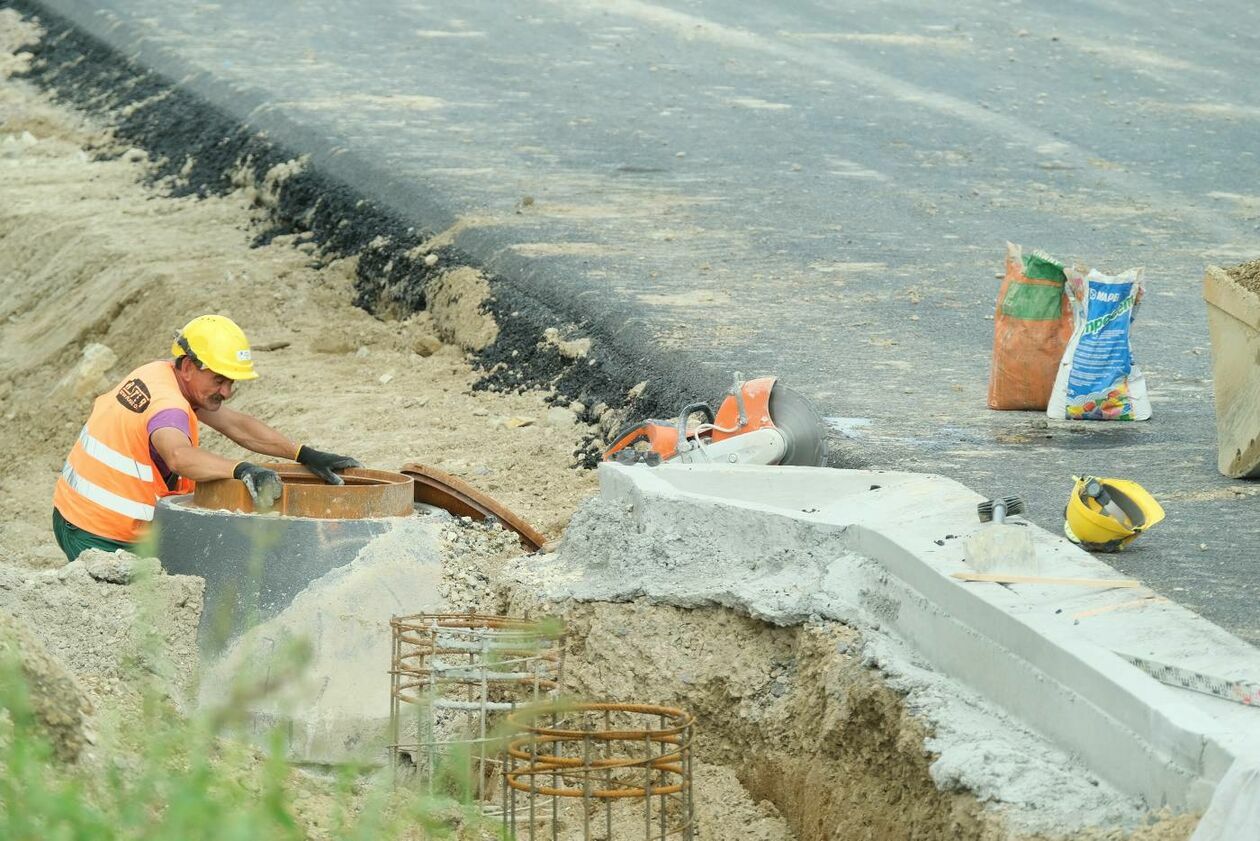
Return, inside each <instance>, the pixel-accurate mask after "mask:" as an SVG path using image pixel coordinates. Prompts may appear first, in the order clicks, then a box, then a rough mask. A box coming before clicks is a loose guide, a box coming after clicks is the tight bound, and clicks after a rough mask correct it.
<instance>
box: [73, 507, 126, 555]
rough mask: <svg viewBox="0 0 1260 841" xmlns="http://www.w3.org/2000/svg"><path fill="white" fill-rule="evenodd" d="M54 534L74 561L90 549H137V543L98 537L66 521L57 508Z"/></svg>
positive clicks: (109, 550) (108, 550) (107, 550)
mask: <svg viewBox="0 0 1260 841" xmlns="http://www.w3.org/2000/svg"><path fill="white" fill-rule="evenodd" d="M53 535H54V536H56V538H57V545H58V546H60V547H61V551H62V552H65V553H66V557H67V558H69V559H70V560H72V561H73V560H74V559H75V558H77V557H79V555H80V553H82V552H85V551H87V550H88V549H103V550H104V551H106V552H115V551H117V550H119V549H126V550H127V551H128V552H133V551H135V545H134V544H132V543H119V542H118V541H117V540H109V539H108V538H104V537H97V536H96V535H94V534H92V533H91V532H90V531H84V530H83V529H81V528H79V527H78V526H76V525H74V524H73V523H68V522H66V518H65V517H63V516H61V512H60V511H58V510H57V509H56V508H54V509H53Z"/></svg>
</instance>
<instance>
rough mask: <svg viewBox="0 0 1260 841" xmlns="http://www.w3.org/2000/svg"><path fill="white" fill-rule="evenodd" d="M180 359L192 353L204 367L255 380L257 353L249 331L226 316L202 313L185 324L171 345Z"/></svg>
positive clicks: (219, 372)
mask: <svg viewBox="0 0 1260 841" xmlns="http://www.w3.org/2000/svg"><path fill="white" fill-rule="evenodd" d="M171 353H173V354H174V355H175V358H176V359H179V358H180V357H181V356H184V355H188V356H191V357H192V360H193V361H194V362H196V363H197V364H198V365H199V366H200V367H202V368H209V369H210V370H211V371H214V372H215V373H216V374H220V375H222V376H224V377H227V378H228V379H229V380H253V379H257V378H258V374H257V372H255V371H254V360H253V355H252V354H251V353H250V351H249V340H248V339H246V338H245V331H244V330H242V329H241V328H240V327H238V326H236V322H235V321H233V320H232V319H230V318H228V317H226V316H222V315H202V316H198V317H197V318H194V319H193V320H192V321H190V322H188V323H187V324H185V325H184V329H183V330H180V331H179V335H178V336H176V337H175V344H173V345H171Z"/></svg>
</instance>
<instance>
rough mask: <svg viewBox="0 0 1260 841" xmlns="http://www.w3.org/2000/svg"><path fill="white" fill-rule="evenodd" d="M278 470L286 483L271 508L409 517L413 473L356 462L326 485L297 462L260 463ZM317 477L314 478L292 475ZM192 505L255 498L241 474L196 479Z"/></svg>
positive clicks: (321, 514)
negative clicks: (337, 481)
mask: <svg viewBox="0 0 1260 841" xmlns="http://www.w3.org/2000/svg"><path fill="white" fill-rule="evenodd" d="M259 466H260V467H266V468H267V469H269V470H274V471H276V472H277V473H279V474H280V481H281V482H282V483H283V486H284V489H283V491H282V492H281V494H280V499H278V500H276V506H275V508H274V509H273V512H274V513H279V514H281V515H284V516H288V517H310V518H313V519H316V520H364V519H369V518H375V517H410V516H411V515H412V514H414V513H415V507H414V505H413V503H412V498H413V496H414V492H413V490H412V479H411V477H410V476H404V475H403V474H401V473H392V472H390V471H388V470H372V469H369V468H366V467H354V468H350V469H349V470H341V471H338V474H339V475H340V476H341V477H342V479H344V480H345V484H344V485H328V484H325V483H324V482H323V481H321V480H319V479H318V478H316V477H315V474H314V473H312V472H311V471H310V470H308V469H306V468H305V467H303V466H302V465H300V464H291V463H288V462H279V463H267V464H260V465H259ZM311 478H316V481H315V482H295V481H293V480H294V479H311ZM190 505H191V506H192V507H194V508H202V509H207V510H220V511H239V512H241V513H243V514H252V513H253V512H254V500H253V499H252V498H251V497H250V495H249V491H247V490H246V489H245V483H244V482H242V481H240V480H239V479H215V480H213V481H209V482H198V483H197V486H196V488H195V489H194V490H193V494H192V501H191V502H190Z"/></svg>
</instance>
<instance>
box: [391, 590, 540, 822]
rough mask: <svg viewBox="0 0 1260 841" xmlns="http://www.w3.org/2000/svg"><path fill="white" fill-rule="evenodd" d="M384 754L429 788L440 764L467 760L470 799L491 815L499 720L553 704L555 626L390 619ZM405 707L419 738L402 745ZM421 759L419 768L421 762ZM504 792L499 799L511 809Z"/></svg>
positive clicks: (445, 617)
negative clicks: (405, 764)
mask: <svg viewBox="0 0 1260 841" xmlns="http://www.w3.org/2000/svg"><path fill="white" fill-rule="evenodd" d="M390 628H391V631H392V636H393V653H392V657H391V663H390V736H391V743H390V745H389V754H390V759H391V762H392V765H393V767H394V768H395V769H397V768H398V766H399V764H400V762H401V761H402V758H403V755H406V756H407V758H409V759H411V760H412V761H413V762H414V763H415V764H416V766H417V767H422V768H424V769H425V776H426V778H427V781H428V784H429V786H430V788H432V786H433V783H434V781H435V779H436V778H437V777H438V776H439V771H440V770H442V766H441V763H442V762H444V761H445V762H450V761H451V760H452V758H453V757H454V756H457V755H462V756H464V757H466V761H467V762H468V764H469V766H470V767H469V769H468V774H469V776H470V777H471V778H472V783H473V784H472V785H470V786H469V787H468V789H469V793H470V794H471V795H472V796H473V797H474V798H475V799H476V800H478V801H480V802H481V803H482V804H483V808H485V809H486V810H487V811H493V807H492V806H491V805H490V804H491V802H492V801H493V800H494V799H495V798H496V794H497V792H496V789H495V787H494V779H495V776H496V774H497V772H498V770H499V768H500V767H501V765H502V760H501V757H500V754H501V751H502V747H503V745H502V741H503V740H502V739H500V738H499V737H498V736H497V735H496V734H495V731H496V729H497V723H498V719H499V718H500V717H501V716H502V715H504V714H505V713H508V712H511V711H512V710H514V709H516V708H517V707H519V706H521V705H523V704H535V705H536V704H541V703H544V702H546V701H548V700H549V699H552V698H554V695H555V692H556V690H557V689H558V687H559V686H560V681H561V679H562V677H563V668H564V628H563V625H562V624H561V623H560V622H559V620H552V619H543V620H529V619H514V618H509V617H506V616H485V615H480V614H475V613H419V614H414V615H411V616H398V617H394V618H393V619H392V620H390ZM404 705H409V706H412V707H414V708H415V709H416V720H417V724H416V730H417V732H416V738H415V740H414V741H406V740H405V738H404V734H403V732H402V730H403V728H402V726H401V719H402V711H403V709H404V708H405V707H404ZM418 760H423V765H422V763H421V761H418ZM508 795H509V792H508V789H507V787H506V786H505V787H504V789H503V792H502V800H501V803H502V808H504V809H508V807H509V806H510V804H509V803H508V799H509V797H508Z"/></svg>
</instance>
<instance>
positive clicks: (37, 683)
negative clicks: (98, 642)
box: [0, 611, 92, 762]
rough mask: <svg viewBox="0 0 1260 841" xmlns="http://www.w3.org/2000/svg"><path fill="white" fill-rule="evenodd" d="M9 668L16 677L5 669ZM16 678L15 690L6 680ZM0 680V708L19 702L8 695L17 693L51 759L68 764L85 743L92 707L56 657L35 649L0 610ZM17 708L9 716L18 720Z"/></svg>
mask: <svg viewBox="0 0 1260 841" xmlns="http://www.w3.org/2000/svg"><path fill="white" fill-rule="evenodd" d="M11 668H15V669H16V670H17V672H18V674H12V673H10V672H9V669H11ZM15 679H20V680H21V681H23V682H24V684H25V685H24V687H22V688H21V689H19V688H18V687H17V686H15V685H14V684H13V683H11V682H10V681H13V680H15ZM0 680H3V681H5V682H6V686H5V697H3V699H2V700H3V701H4V703H5V704H9V705H12V704H14V703H15V702H19V699H17V698H14V697H12V696H11V695H10V694H9V693H11V692H14V691H23V692H24V693H25V697H24V699H22V700H24V701H25V703H24V704H21V707H25V708H26V712H28V713H29V714H30V716H31V719H32V722H33V723H34V724H35V727H36V729H37V730H38V731H39V732H40V733H41V734H42V735H43V736H44V737H45V738H46V739H47V740H48V743H49V744H50V745H51V746H52V749H53V755H54V756H56V757H57V759H59V760H61V761H62V762H73V761H74V760H75V759H77V758H78V756H79V752H80V751H82V750H83V746H84V745H85V744H86V743H87V741H88V739H89V738H90V736H89V735H88V733H87V720H88V716H89V715H90V714H91V712H92V704H91V702H89V701H88V699H87V695H86V693H84V691H83V689H82V687H80V686H79V684H78V682H76V681H75V679H74V677H73V676H71V674H70V673H69V672H68V671H66V667H65V666H63V665H62V664H61V663H60V662H59V661H58V660H57V658H55V657H53V656H52V655H51V654H49V653H48V651H47V650H46V649H45V648H44V646H43V645H41V644H40V642H39V640H37V639H36V638H35V636H34V635H33V634H32V633H31V632H30V630H29V629H28V628H27V627H26V625H25V624H24V623H22V622H20V621H18V620H17V619H16V618H14V617H13V616H11V615H10V614H8V613H6V612H4V611H0ZM21 714H22V711H21V709H20V708H19V709H17V710H15V709H13V707H10V712H9V715H10V716H11V717H12V716H15V715H17V716H21Z"/></svg>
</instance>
